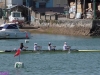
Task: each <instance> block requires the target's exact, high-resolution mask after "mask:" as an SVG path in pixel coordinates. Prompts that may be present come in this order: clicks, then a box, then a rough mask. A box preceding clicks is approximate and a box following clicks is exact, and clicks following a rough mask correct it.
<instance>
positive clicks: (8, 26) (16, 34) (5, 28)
mask: <svg viewBox="0 0 100 75" xmlns="http://www.w3.org/2000/svg"><path fill="white" fill-rule="evenodd" d="M26 38H27V39H29V38H30V33H29V32H22V31H20V30H19V27H18V25H17V24H15V23H5V24H2V25H0V39H26Z"/></svg>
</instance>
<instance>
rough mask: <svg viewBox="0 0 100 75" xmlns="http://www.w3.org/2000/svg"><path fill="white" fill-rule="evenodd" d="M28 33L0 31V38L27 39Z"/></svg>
mask: <svg viewBox="0 0 100 75" xmlns="http://www.w3.org/2000/svg"><path fill="white" fill-rule="evenodd" d="M30 36H31V35H30V33H28V32H27V36H26V32H0V39H26V38H27V39H29V38H30Z"/></svg>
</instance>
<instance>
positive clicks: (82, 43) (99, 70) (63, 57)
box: [0, 34, 100, 75]
mask: <svg viewBox="0 0 100 75" xmlns="http://www.w3.org/2000/svg"><path fill="white" fill-rule="evenodd" d="M99 40H100V38H99V37H98V38H97V37H95V38H94V37H75V36H64V35H47V34H33V35H32V38H31V39H29V43H25V39H9V40H7V39H6V40H5V39H1V40H0V49H1V50H8V49H14V48H18V47H19V45H20V43H21V42H23V43H24V45H25V46H28V49H33V45H34V43H37V44H38V45H40V46H42V49H44V50H47V46H48V42H51V43H52V45H55V46H56V49H58V50H61V49H62V46H63V43H64V42H67V44H68V45H69V46H71V48H73V49H80V50H82V49H85V50H86V49H88V50H91V49H92V50H100V46H99V45H100V42H99ZM99 58H100V52H61V53H60V52H51V53H49V52H48V53H43V52H40V53H39V52H38V53H28V54H21V55H20V61H21V62H23V63H24V68H14V64H15V62H18V61H19V56H16V57H14V53H7V54H5V53H3V54H2V53H0V74H3V75H99V74H100V60H99Z"/></svg>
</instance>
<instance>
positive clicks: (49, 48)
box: [48, 42, 56, 51]
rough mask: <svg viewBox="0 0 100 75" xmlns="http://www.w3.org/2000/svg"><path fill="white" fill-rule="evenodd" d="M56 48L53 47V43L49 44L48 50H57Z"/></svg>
mask: <svg viewBox="0 0 100 75" xmlns="http://www.w3.org/2000/svg"><path fill="white" fill-rule="evenodd" d="M55 48H56V46H52V45H51V43H50V42H49V43H48V50H49V51H50V50H55Z"/></svg>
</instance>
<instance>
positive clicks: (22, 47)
mask: <svg viewBox="0 0 100 75" xmlns="http://www.w3.org/2000/svg"><path fill="white" fill-rule="evenodd" d="M26 48H28V47H25V46H24V45H23V43H20V50H26Z"/></svg>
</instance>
